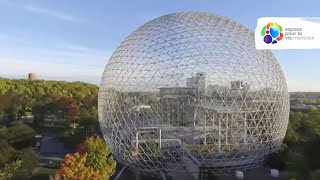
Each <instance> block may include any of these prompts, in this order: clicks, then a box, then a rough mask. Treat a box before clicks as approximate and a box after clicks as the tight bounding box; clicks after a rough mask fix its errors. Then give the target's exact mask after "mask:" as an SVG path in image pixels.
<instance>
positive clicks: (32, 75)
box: [28, 73, 38, 81]
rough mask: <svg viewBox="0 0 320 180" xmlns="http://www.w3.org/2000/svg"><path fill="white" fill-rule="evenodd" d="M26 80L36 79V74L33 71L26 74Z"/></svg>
mask: <svg viewBox="0 0 320 180" xmlns="http://www.w3.org/2000/svg"><path fill="white" fill-rule="evenodd" d="M28 80H30V81H36V80H38V78H37V76H36V74H35V73H29V74H28Z"/></svg>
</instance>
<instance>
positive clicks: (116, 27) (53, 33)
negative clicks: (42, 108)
mask: <svg viewBox="0 0 320 180" xmlns="http://www.w3.org/2000/svg"><path fill="white" fill-rule="evenodd" d="M319 7H320V1H318V0H313V1H312V0H304V1H289V0H287V1H279V0H276V1H273V0H269V1H256V0H248V1H245V0H243V1H236V0H223V1H222V0H197V1H195V0H113V1H111V0H94V1H79V0H67V1H66V0H55V1H51V0H0V76H2V77H9V78H26V76H27V74H28V73H29V72H34V73H36V74H37V75H38V76H39V78H41V79H53V80H67V81H84V82H89V83H94V84H99V82H100V79H101V75H102V72H103V70H104V68H105V65H106V64H107V62H108V60H109V58H110V56H111V55H112V52H113V51H114V50H115V49H116V48H117V46H118V45H119V44H120V43H121V42H122V41H123V40H124V39H125V38H126V37H127V36H128V35H130V33H131V32H132V31H134V30H136V29H137V28H138V27H139V26H141V25H143V24H144V23H146V22H148V21H149V20H152V19H154V18H156V17H159V16H162V15H165V14H169V13H174V12H182V11H201V12H209V13H214V14H218V15H222V16H226V17H229V18H232V19H234V20H236V21H238V22H240V23H242V24H244V25H245V26H246V27H248V28H250V29H251V30H252V31H254V29H255V26H256V23H257V19H258V18H259V17H320V11H319ZM273 52H274V54H275V56H276V57H277V59H278V60H279V62H280V64H281V66H282V69H283V72H284V74H285V76H286V79H287V83H288V88H289V91H320V49H318V50H274V51H273Z"/></svg>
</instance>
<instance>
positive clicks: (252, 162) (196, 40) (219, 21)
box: [99, 12, 289, 177]
mask: <svg viewBox="0 0 320 180" xmlns="http://www.w3.org/2000/svg"><path fill="white" fill-rule="evenodd" d="M288 118H289V96H288V90H287V85H286V80H285V78H284V75H283V73H282V70H281V68H280V65H279V63H278V61H277V60H276V58H275V57H274V55H273V54H272V52H271V51H268V50H264V51H259V50H257V49H256V48H255V45H254V34H253V33H252V32H251V31H250V30H249V29H247V28H246V27H244V26H243V25H241V24H239V23H237V22H235V21H233V20H231V19H228V18H225V17H221V16H217V15H213V14H208V13H196V12H187V13H176V14H169V15H165V16H162V17H159V18H156V19H154V20H152V21H150V22H148V23H146V24H145V25H143V26H141V27H140V28H139V29H138V30H136V31H135V32H133V33H132V34H131V35H130V36H129V37H128V38H127V39H126V40H125V41H124V42H123V43H121V45H120V46H119V47H118V48H117V49H116V51H115V52H114V53H113V55H112V57H111V59H110V60H109V61H108V64H107V67H106V69H105V72H104V73H103V77H102V81H101V84H100V89H99V121H100V127H101V130H102V132H103V134H104V137H105V140H106V143H107V144H108V145H109V146H110V148H111V150H112V153H113V155H114V156H115V158H116V159H117V161H119V162H121V163H123V164H127V165H128V168H131V169H133V170H134V172H141V173H142V174H144V175H149V176H154V177H163V176H172V175H173V174H176V173H177V172H179V173H191V174H193V176H194V177H196V174H198V173H199V172H200V170H201V171H202V170H206V171H207V170H208V171H214V172H232V173H234V172H235V171H236V170H239V171H243V170H245V169H250V168H255V167H258V166H260V165H261V164H262V163H263V162H264V160H265V159H266V158H267V157H268V155H269V154H270V153H273V152H275V151H277V150H278V149H279V148H280V145H281V143H282V140H283V138H284V136H285V132H286V128H287V124H288ZM268 174H269V172H268ZM232 176H233V177H234V175H232Z"/></svg>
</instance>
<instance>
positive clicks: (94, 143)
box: [84, 136, 116, 179]
mask: <svg viewBox="0 0 320 180" xmlns="http://www.w3.org/2000/svg"><path fill="white" fill-rule="evenodd" d="M84 148H85V151H86V153H87V159H86V163H85V164H86V166H90V167H93V168H94V169H95V170H99V171H100V172H102V173H103V176H104V179H109V178H110V177H111V176H112V175H113V174H114V172H115V169H116V161H115V160H114V159H113V157H112V155H111V153H110V149H109V148H108V147H107V146H106V144H105V143H104V142H103V140H102V139H101V138H99V137H97V136H96V137H89V138H87V139H86V140H85V142H84Z"/></svg>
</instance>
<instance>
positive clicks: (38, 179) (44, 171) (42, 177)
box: [31, 167, 56, 180]
mask: <svg viewBox="0 0 320 180" xmlns="http://www.w3.org/2000/svg"><path fill="white" fill-rule="evenodd" d="M55 171H56V169H51V168H44V167H40V168H39V169H38V170H37V171H36V172H35V173H34V174H33V175H32V177H31V179H32V180H49V175H53V174H54V172H55Z"/></svg>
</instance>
